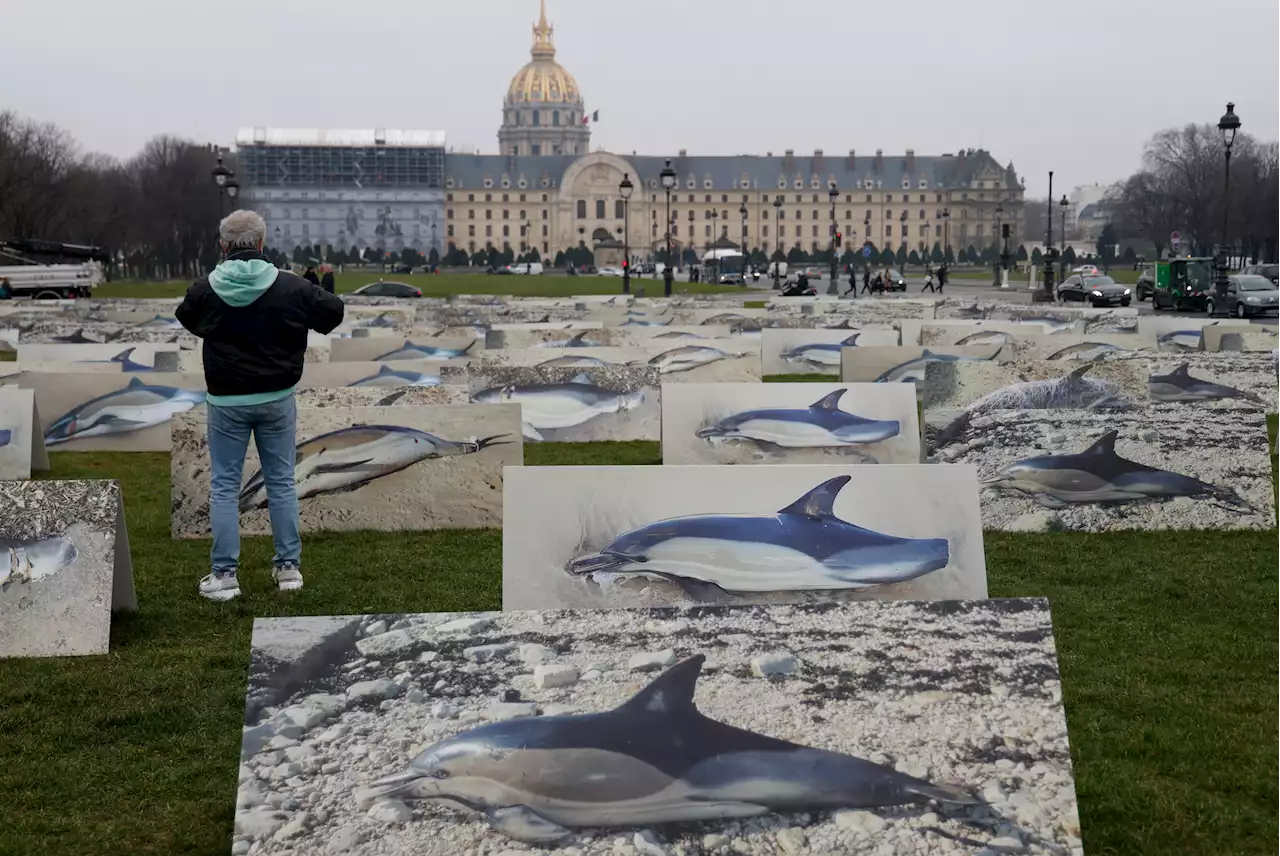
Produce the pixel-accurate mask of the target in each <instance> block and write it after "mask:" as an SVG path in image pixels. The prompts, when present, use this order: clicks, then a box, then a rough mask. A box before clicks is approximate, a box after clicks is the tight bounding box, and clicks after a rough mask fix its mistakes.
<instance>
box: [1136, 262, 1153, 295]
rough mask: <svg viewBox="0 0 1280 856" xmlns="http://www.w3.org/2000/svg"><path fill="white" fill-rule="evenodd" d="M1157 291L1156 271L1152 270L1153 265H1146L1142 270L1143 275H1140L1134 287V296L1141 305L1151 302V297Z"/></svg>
mask: <svg viewBox="0 0 1280 856" xmlns="http://www.w3.org/2000/svg"><path fill="white" fill-rule="evenodd" d="M1155 290H1156V275H1155V271H1154V270H1152V268H1151V265H1145V266H1144V267H1143V268H1142V273H1140V274H1138V281H1137V282H1136V283H1134V285H1133V293H1134V296H1135V297H1137V298H1138V302H1139V303H1141V302H1142V301H1144V300H1150V299H1151V295H1152V294H1154V293H1155Z"/></svg>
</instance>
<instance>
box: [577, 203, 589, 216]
mask: <svg viewBox="0 0 1280 856" xmlns="http://www.w3.org/2000/svg"><path fill="white" fill-rule="evenodd" d="M578 219H579V220H585V219H587V200H585V199H579V200H578Z"/></svg>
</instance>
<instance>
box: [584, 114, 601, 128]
mask: <svg viewBox="0 0 1280 856" xmlns="http://www.w3.org/2000/svg"><path fill="white" fill-rule="evenodd" d="M599 121H600V111H599V110H596V111H593V112H592V114H591V115H590V116H588V115H586V114H585V113H584V114H583V116H582V124H584V125H589V124H591V123H592V122H599Z"/></svg>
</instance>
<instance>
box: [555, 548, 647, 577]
mask: <svg viewBox="0 0 1280 856" xmlns="http://www.w3.org/2000/svg"><path fill="white" fill-rule="evenodd" d="M645 561H648V559H647V558H646V557H644V556H628V555H626V554H625V553H609V552H601V553H588V554H587V555H585V556H579V557H578V558H576V559H570V560H569V561H568V562H566V563H565V566H564V570H565V573H567V574H569V575H570V576H573V577H585V576H588V575H589V574H594V573H599V572H600V571H612V570H616V569H617V568H621V567H624V566H626V565H629V564H631V563H633V562H645Z"/></svg>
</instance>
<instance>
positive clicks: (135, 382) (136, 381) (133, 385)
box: [125, 375, 143, 389]
mask: <svg viewBox="0 0 1280 856" xmlns="http://www.w3.org/2000/svg"><path fill="white" fill-rule="evenodd" d="M140 386H143V383H142V378H140V377H138V376H137V375H134V376H133V379H132V380H130V381H129V385H128V386H127V387H125V388H126V389H137V388H138V387H140Z"/></svg>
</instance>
